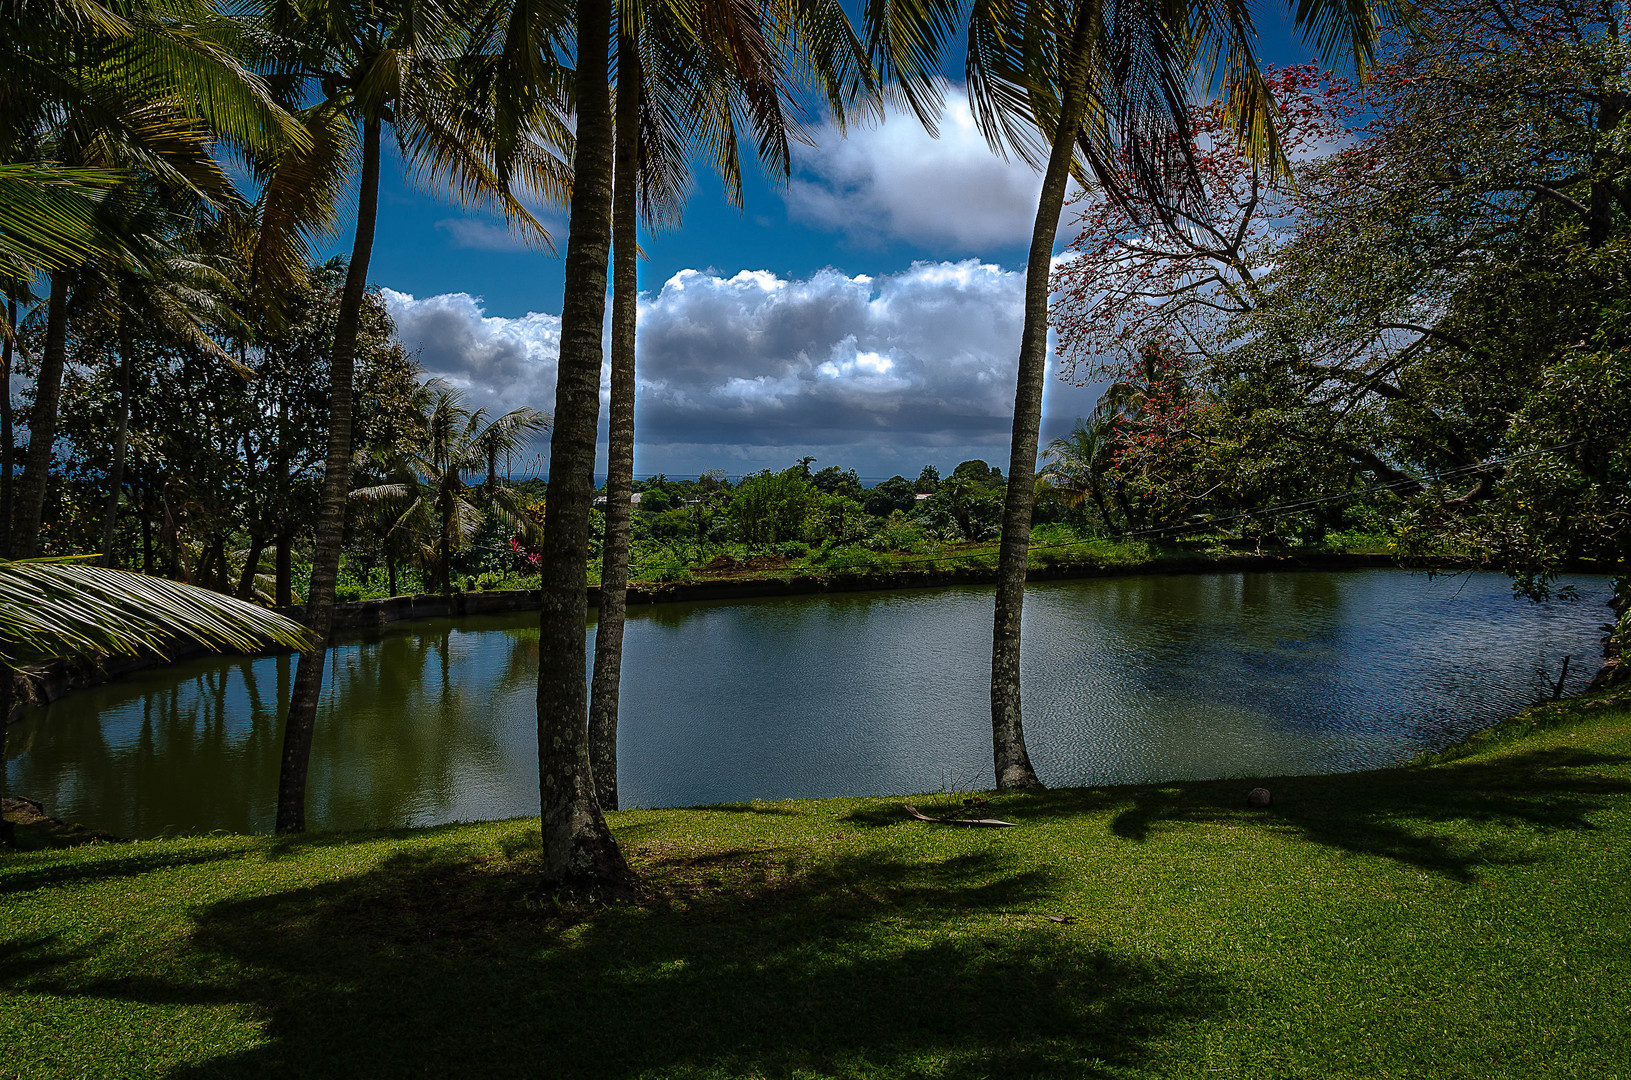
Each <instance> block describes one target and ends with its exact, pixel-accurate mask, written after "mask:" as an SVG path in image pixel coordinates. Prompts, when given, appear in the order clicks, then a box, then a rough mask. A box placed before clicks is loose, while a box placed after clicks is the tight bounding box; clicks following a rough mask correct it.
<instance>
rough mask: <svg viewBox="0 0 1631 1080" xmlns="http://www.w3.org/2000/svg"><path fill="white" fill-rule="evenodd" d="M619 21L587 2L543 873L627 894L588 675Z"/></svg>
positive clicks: (584, 893) (559, 423)
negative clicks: (588, 585)
mask: <svg viewBox="0 0 1631 1080" xmlns="http://www.w3.org/2000/svg"><path fill="white" fill-rule="evenodd" d="M611 25H612V8H611V4H610V3H609V2H608V0H578V3H577V26H578V57H577V59H578V64H577V86H576V89H577V106H578V128H577V151H576V156H575V160H574V162H573V183H572V201H571V208H570V214H571V218H570V225H569V227H568V234H567V242H566V290H565V297H564V298H563V301H562V304H561V347H560V360H559V364H558V367H557V369H556V371H557V374H556V384H555V426H554V429H553V430H552V431H551V433H550V440H549V451H550V452H549V498H548V501H547V502H546V504H545V509H544V539H543V565H542V574H541V578H542V580H541V582H540V586H541V588H540V595H541V598H542V605H541V606H542V610H541V612H540V614H539V640H538V789H539V804H540V807H539V810H540V814H539V816H540V828H541V831H542V833H543V868H542V877H543V880H544V884H545V885H546V887H549V888H553V889H557V890H560V891H561V892H563V893H567V894H570V895H574V896H579V897H587V898H601V897H610V896H617V895H624V894H627V893H628V892H630V891H631V890H632V889H633V888H634V886H635V877H634V874H633V872H632V871H631V870H630V869H629V866H628V863H627V862H626V861H625V860H624V858H623V853H622V851H621V850H619V848H618V846H617V841H616V840H614V839H613V838H612V834H611V830H610V829H608V828H607V826H606V819H605V817H604V816H603V815H602V814H601V810H600V803H599V801H598V800H597V799H596V798H595V781H594V773H593V769H592V767H591V765H590V759H589V711H588V705H589V702H588V686H587V685H586V682H585V679H584V668H585V666H586V665H587V661H588V656H587V649H586V644H585V639H586V636H587V635H586V634H585V632H584V626H585V624H586V623H587V622H588V617H589V604H588V595H587V592H586V590H585V588H584V583H585V581H586V580H587V576H588V568H589V558H588V553H589V510H590V507H591V505H592V503H593V501H594V492H595V476H594V473H595V440H596V430H595V429H596V426H597V424H598V422H599V419H600V415H599V414H600V366H601V334H602V332H603V330H604V326H605V318H606V264H607V261H608V258H609V256H610V254H611V240H612V236H611V202H612V166H613V153H614V149H613V142H614V135H613V129H612V115H611Z"/></svg>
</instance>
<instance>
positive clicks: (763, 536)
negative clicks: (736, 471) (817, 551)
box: [730, 469, 818, 544]
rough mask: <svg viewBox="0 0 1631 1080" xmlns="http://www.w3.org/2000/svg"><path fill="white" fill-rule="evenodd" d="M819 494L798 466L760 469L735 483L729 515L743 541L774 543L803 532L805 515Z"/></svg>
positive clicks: (739, 537)
mask: <svg viewBox="0 0 1631 1080" xmlns="http://www.w3.org/2000/svg"><path fill="white" fill-rule="evenodd" d="M817 498H818V495H817V493H816V490H815V488H814V487H812V486H811V485H810V482H809V481H808V480H806V479H804V477H803V476H801V475H800V474H799V472H798V470H797V469H789V470H788V471H787V472H784V473H768V472H765V473H759V474H758V475H757V476H749V477H747V478H745V479H744V480H743V481H742V482H741V483H740V484H738V485H737V487H736V491H735V493H734V495H733V496H732V498H731V508H730V516H731V520H732V522H733V523H734V524H735V525H736V535H737V538H738V539H739V540H741V541H742V542H743V543H745V544H777V543H781V542H783V541H785V540H797V539H799V538H801V537H802V536H803V535H804V519H805V518H807V517H808V516H809V514H810V510H811V509H812V508H813V507H814V506H815V503H816V499H817Z"/></svg>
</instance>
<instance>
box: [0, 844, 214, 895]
mask: <svg viewBox="0 0 1631 1080" xmlns="http://www.w3.org/2000/svg"><path fill="white" fill-rule="evenodd" d="M90 850H95V849H94V848H91V849H90ZM74 851H75V857H74V858H73V859H64V860H63V861H61V862H46V863H45V864H44V865H40V864H39V863H38V862H37V861H36V862H29V863H25V864H21V865H17V864H12V865H8V863H7V861H6V860H5V859H4V858H3V857H0V896H10V895H13V894H20V893H25V892H32V891H33V890H35V889H48V888H56V887H59V886H63V885H71V884H75V883H78V882H90V881H98V880H101V879H103V878H113V877H139V876H141V875H142V874H147V873H151V872H153V871H156V870H169V869H174V868H176V867H182V866H202V865H204V864H205V863H212V862H221V861H224V860H228V859H239V858H242V857H243V852H242V851H238V850H233V849H230V848H223V849H220V850H216V851H186V850H182V851H165V850H160V851H155V852H147V853H143V854H133V853H132V851H131V849H130V848H129V847H126V846H125V845H123V844H107V845H105V846H104V850H103V852H102V853H101V856H100V857H97V856H87V855H86V851H87V848H86V847H77V848H75V849H74Z"/></svg>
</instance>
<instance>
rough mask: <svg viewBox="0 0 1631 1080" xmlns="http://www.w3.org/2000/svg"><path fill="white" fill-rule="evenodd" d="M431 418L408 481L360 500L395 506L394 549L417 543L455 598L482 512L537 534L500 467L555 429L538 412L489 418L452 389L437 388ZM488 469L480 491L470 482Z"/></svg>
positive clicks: (404, 467)
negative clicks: (405, 541)
mask: <svg viewBox="0 0 1631 1080" xmlns="http://www.w3.org/2000/svg"><path fill="white" fill-rule="evenodd" d="M432 385H433V389H432V397H431V401H430V409H429V413H428V415H427V416H426V417H425V429H424V430H425V444H424V446H423V448H422V449H421V450H419V451H417V452H414V451H410V452H409V453H407V454H405V455H404V456H403V458H402V461H401V462H400V465H399V470H398V471H399V472H401V473H402V474H403V475H402V479H400V480H398V481H396V482H394V483H388V484H375V485H373V486H370V487H366V488H358V489H357V490H356V491H353V492H352V493H351V497H352V498H353V499H357V500H360V501H362V502H372V503H377V504H380V505H381V506H383V507H388V508H389V510H388V513H389V515H390V517H391V519H392V520H391V523H390V526H389V529H388V532H387V535H386V542H387V544H389V543H391V542H392V541H394V540H396V539H397V538H398V537H410V538H413V539H414V540H417V541H418V545H417V546H418V547H419V550H420V561H421V562H422V563H423V564H424V565H425V566H426V567H427V568H428V569H429V570H430V571H431V572H432V573H433V574H436V575H437V576H439V577H440V578H441V581H442V591H443V592H444V593H451V592H452V591H453V579H452V572H453V571H452V567H453V554H454V553H455V552H457V551H461V550H463V549H465V548H467V547H468V546H469V545H470V541H472V540H474V539H475V537H476V533H477V532H478V531H479V530H480V528H481V523H482V520H483V512H482V510H483V507H485V508H486V510H487V512H488V513H495V514H497V515H499V516H500V517H501V518H503V519H504V520H506V521H508V522H509V523H511V524H512V525H514V526H516V527H517V528H519V529H522V530H524V531H525V530H529V529H530V528H531V519H529V518H528V517H527V515H526V513H525V508H524V505H523V500H522V498H521V497H520V496H518V495H517V494H516V493H515V492H514V491H512V490H511V489H510V488H508V487H505V486H504V485H503V484H501V483H499V481H498V477H497V470H496V468H495V467H494V466H495V463H496V462H497V461H498V460H499V459H500V458H508V457H511V456H512V455H514V454H515V453H516V452H517V451H518V450H520V449H521V448H522V447H523V446H524V445H525V444H526V442H527V440H528V437H529V436H531V435H533V434H534V433H536V432H540V431H547V430H549V417H548V416H546V415H544V414H543V413H541V412H539V411H537V410H536V409H528V408H520V409H512V410H510V411H509V412H507V413H505V414H504V415H503V416H499V417H496V418H493V419H491V420H489V419H488V416H487V410H486V409H477V410H475V411H474V412H471V411H470V410H468V409H466V408H465V407H464V395H463V394H461V393H460V392H459V391H458V390H456V389H454V388H453V387H451V386H448V385H447V384H445V383H441V384H432ZM482 469H485V470H486V472H487V476H486V480H485V481H484V482H482V483H480V484H477V485H475V486H471V485H469V484H466V483H465V482H464V477H465V475H467V474H469V473H471V472H476V471H479V470H482Z"/></svg>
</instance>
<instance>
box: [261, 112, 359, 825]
mask: <svg viewBox="0 0 1631 1080" xmlns="http://www.w3.org/2000/svg"><path fill="white" fill-rule="evenodd" d="M362 130H363V135H362V178H361V183H360V184H359V186H358V192H357V234H356V237H355V238H354V239H353V240H352V244H351V265H350V267H348V268H347V270H346V276H345V291H344V292H343V293H342V294H341V295H340V310H339V313H338V314H337V316H336V318H335V328H334V352H333V354H332V356H331V358H330V361H329V429H328V460H327V461H326V462H325V464H324V468H323V492H322V496H321V498H320V501H319V503H318V508H317V536H316V539H315V540H314V541H313V544H312V566H311V584H310V586H308V588H307V590H306V625H308V626H309V627H311V629H312V630H313V631H315V637H316V641H317V644H316V646H315V647H314V648H312V649H310V650H308V651H306V652H303V653H301V654H300V661H299V663H297V664H296V665H295V676H294V689H293V690H292V691H291V693H290V695H289V716H288V719H287V720H286V721H285V722H284V726H283V766H282V769H281V772H280V774H279V776H278V795H277V831H278V832H279V833H296V832H305V831H306V767H307V765H308V763H309V762H310V759H311V737H312V729H313V728H315V727H316V725H317V699H318V696H319V695H320V694H321V692H322V689H323V663H324V661H325V660H326V659H327V657H328V643H329V637H330V634H331V632H332V631H333V629H334V582H335V579H336V578H338V577H339V574H340V541H341V539H342V533H343V531H344V529H345V504H346V494H347V493H348V492H349V491H350V489H351V387H352V375H353V368H354V367H355V360H356V352H357V328H358V326H359V325H360V323H361V321H362V301H363V291H364V290H365V289H366V288H367V286H368V257H369V256H370V255H371V254H372V253H373V248H374V220H375V218H376V216H377V215H378V211H379V135H380V121H379V118H378V117H377V116H369V117H367V118H365V119H364V120H363V129H362Z"/></svg>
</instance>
